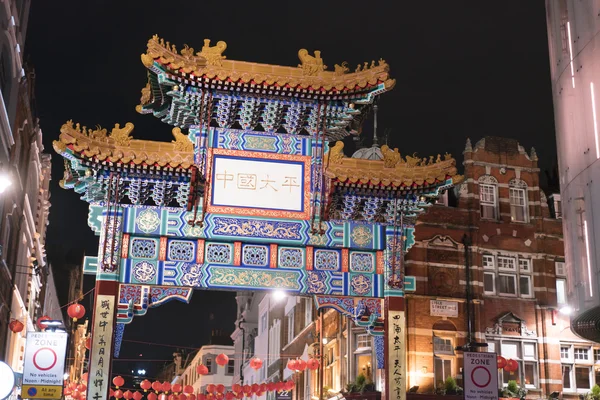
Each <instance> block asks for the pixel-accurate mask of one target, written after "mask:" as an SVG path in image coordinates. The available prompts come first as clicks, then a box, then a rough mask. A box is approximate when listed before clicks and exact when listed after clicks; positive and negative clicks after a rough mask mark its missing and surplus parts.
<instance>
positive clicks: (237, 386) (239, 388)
mask: <svg viewBox="0 0 600 400" xmlns="http://www.w3.org/2000/svg"><path fill="white" fill-rule="evenodd" d="M231 390H233V391H234V392H235V393H240V392H241V391H242V386H241V385H240V384H238V383H234V384H233V385H232V386H231Z"/></svg>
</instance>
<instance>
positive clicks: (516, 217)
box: [509, 188, 527, 222]
mask: <svg viewBox="0 0 600 400" xmlns="http://www.w3.org/2000/svg"><path fill="white" fill-rule="evenodd" d="M509 198H510V220H511V221H512V222H527V201H526V198H525V189H517V188H510V189H509Z"/></svg>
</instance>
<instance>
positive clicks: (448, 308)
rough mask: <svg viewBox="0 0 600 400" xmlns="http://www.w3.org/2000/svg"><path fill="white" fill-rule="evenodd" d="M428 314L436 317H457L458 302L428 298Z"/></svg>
mask: <svg viewBox="0 0 600 400" xmlns="http://www.w3.org/2000/svg"><path fill="white" fill-rule="evenodd" d="M429 314H430V315H431V316H437V317H458V302H456V301H444V300H430V303H429Z"/></svg>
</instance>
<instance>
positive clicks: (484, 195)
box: [479, 184, 497, 219]
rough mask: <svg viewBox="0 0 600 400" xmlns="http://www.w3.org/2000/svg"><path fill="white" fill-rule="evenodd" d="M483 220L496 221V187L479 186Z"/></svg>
mask: <svg viewBox="0 0 600 400" xmlns="http://www.w3.org/2000/svg"><path fill="white" fill-rule="evenodd" d="M479 206H480V208H481V218H485V219H496V218H497V216H496V185H486V184H480V185H479Z"/></svg>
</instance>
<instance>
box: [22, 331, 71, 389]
mask: <svg viewBox="0 0 600 400" xmlns="http://www.w3.org/2000/svg"><path fill="white" fill-rule="evenodd" d="M67 337H68V335H67V333H66V332H29V333H27V342H26V346H25V364H24V366H23V386H22V387H21V393H22V394H21V395H22V397H23V398H28V399H60V398H61V397H62V389H63V376H64V373H65V353H66V350H67Z"/></svg>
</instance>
